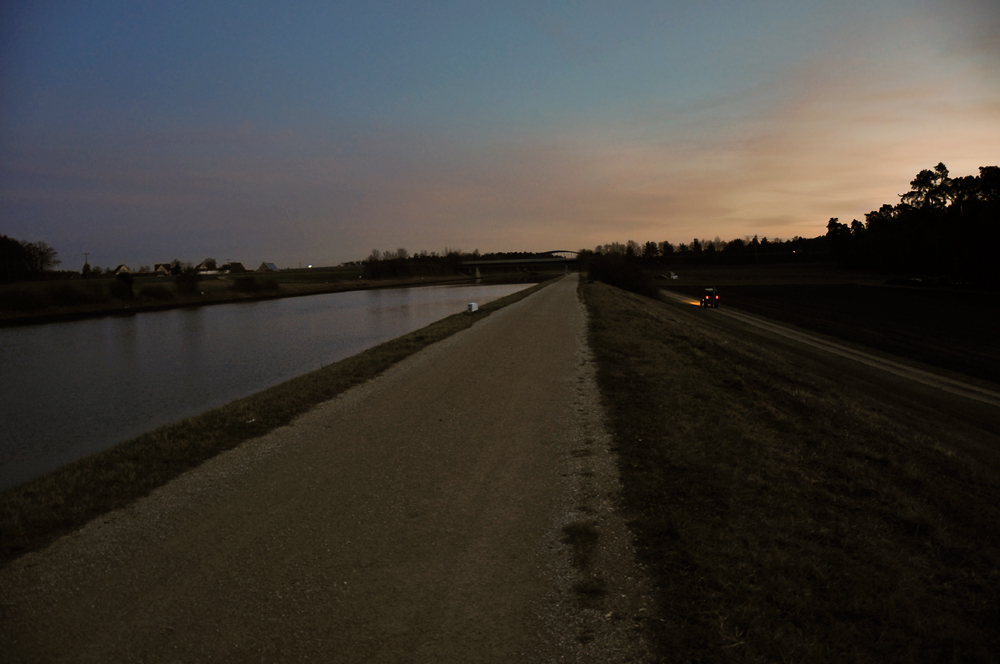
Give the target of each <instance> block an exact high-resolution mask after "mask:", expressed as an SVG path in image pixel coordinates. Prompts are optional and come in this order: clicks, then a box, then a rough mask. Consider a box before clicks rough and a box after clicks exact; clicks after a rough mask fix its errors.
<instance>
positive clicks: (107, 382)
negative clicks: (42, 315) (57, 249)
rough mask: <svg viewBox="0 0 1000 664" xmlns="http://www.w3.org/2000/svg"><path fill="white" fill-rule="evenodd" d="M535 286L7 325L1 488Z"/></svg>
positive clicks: (361, 294)
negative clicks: (475, 304) (470, 304)
mask: <svg viewBox="0 0 1000 664" xmlns="http://www.w3.org/2000/svg"><path fill="white" fill-rule="evenodd" d="M527 286H528V285H526V284H507V285H496V286H463V287H445V286H437V287H427V288H411V289H395V290H374V291H355V292H351V293H337V294H329V295H314V296H310V297H297V298H285V299H280V300H270V301H263V302H253V303H245V304H232V305H217V306H212V307H202V308H198V309H174V310H170V311H163V312H155V313H146V314H139V315H133V316H123V317H109V318H99V319H93V320H85V321H77V322H71V323H58V324H50V325H40V326H31V327H23V328H11V329H0V367H3V380H2V381H0V488H5V487H8V486H12V485H14V484H16V483H18V482H21V481H24V480H26V479H29V478H31V477H33V476H35V475H38V474H41V473H44V472H48V471H50V470H53V469H55V468H57V467H59V466H61V465H63V464H65V463H68V462H69V461H72V460H74V459H78V458H80V457H83V456H87V455H89V454H93V453H94V452H98V451H100V450H102V449H105V448H106V447H108V446H110V445H114V444H116V443H118V442H121V441H123V440H127V439H129V438H132V437H134V436H137V435H139V434H141V433H143V432H145V431H149V430H150V429H154V428H156V427H158V426H161V425H163V424H168V423H170V422H174V421H176V420H179V419H182V418H184V417H190V416H191V415H195V414H197V413H200V412H203V411H205V410H208V409H211V408H215V407H218V406H221V405H223V404H225V403H228V402H230V401H232V400H234V399H237V398H239V397H242V396H246V395H248V394H253V393H254V392H258V391H260V390H262V389H264V388H267V387H270V386H271V385H275V384H277V383H279V382H281V381H283V380H287V379H288V378H291V377H293V376H297V375H300V374H303V373H306V372H308V371H312V370H314V369H318V368H320V367H322V366H325V365H327V364H330V363H331V362H335V361H337V360H339V359H343V358H345V357H348V356H350V355H354V354H355V353H358V352H360V351H362V350H364V349H366V348H370V347H371V346H374V345H376V344H379V343H381V342H383V341H387V340H389V339H393V338H395V337H398V336H400V335H402V334H406V333H407V332H410V331H412V330H415V329H418V328H420V327H423V326H424V325H428V324H429V323H432V322H434V321H436V320H439V319H441V318H444V317H445V316H448V315H450V314H453V313H457V312H460V311H464V310H465V307H466V304H467V303H468V302H472V301H475V302H479V303H480V304H482V303H485V302H489V301H492V300H494V299H497V298H499V297H503V296H504V295H507V294H509V293H513V292H516V291H518V290H521V289H523V288H526V287H527Z"/></svg>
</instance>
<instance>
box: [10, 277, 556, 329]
mask: <svg viewBox="0 0 1000 664" xmlns="http://www.w3.org/2000/svg"><path fill="white" fill-rule="evenodd" d="M250 274H251V276H260V275H253V273H250ZM552 276H553V275H552V274H550V273H520V274H499V275H489V276H485V277H481V278H477V277H470V276H465V275H460V276H455V277H450V278H449V277H434V278H431V279H427V278H424V277H407V278H403V279H360V278H359V279H358V280H357V281H349V280H342V281H336V282H333V283H322V284H317V283H281V284H280V288H279V290H276V291H270V292H263V293H253V294H249V293H239V292H236V291H232V290H223V291H218V290H217V291H216V292H209V293H207V294H206V293H201V294H192V295H184V294H176V295H174V297H173V298H172V299H171V300H170V301H168V302H155V301H149V300H145V301H143V302H141V303H136V301H135V300H132V301H121V300H116V301H114V302H110V303H100V304H87V305H77V306H71V307H50V308H48V309H46V310H44V311H39V312H13V311H0V329H2V328H12V327H26V326H30V325H46V324H49V323H67V322H73V321H78V320H86V319H91V318H103V317H110V316H131V315H135V314H140V313H152V312H159V311H169V310H171V309H190V308H196V307H205V306H212V305H216V304H242V303H249V302H260V301H264V300H277V299H282V298H289V297H305V296H308V295H328V294H330V293H347V292H353V291H363V290H384V289H388V288H416V287H420V286H444V285H462V284H476V283H485V284H487V285H489V284H503V283H512V282H513V281H515V280H516V281H523V282H525V283H540V282H542V281H545V280H546V279H551V278H552Z"/></svg>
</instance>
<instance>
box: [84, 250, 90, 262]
mask: <svg viewBox="0 0 1000 664" xmlns="http://www.w3.org/2000/svg"><path fill="white" fill-rule="evenodd" d="M89 255H90V252H89V251H85V252H83V264H84V265H86V264H87V256H89Z"/></svg>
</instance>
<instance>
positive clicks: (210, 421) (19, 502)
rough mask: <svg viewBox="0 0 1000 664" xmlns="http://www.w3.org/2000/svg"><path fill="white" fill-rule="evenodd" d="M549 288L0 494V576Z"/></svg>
mask: <svg viewBox="0 0 1000 664" xmlns="http://www.w3.org/2000/svg"><path fill="white" fill-rule="evenodd" d="M553 281H555V280H550V281H547V282H544V283H541V284H538V285H535V286H532V287H530V288H527V289H525V290H522V291H518V292H517V293H512V294H511V295H508V296H506V297H503V298H500V299H498V300H494V301H493V302H490V303H487V304H484V305H483V306H482V307H480V308H479V310H478V311H477V312H475V313H468V312H465V313H460V314H454V315H452V316H449V317H447V318H444V319H442V320H440V321H438V322H436V323H432V324H431V325H428V326H427V327H424V328H422V329H419V330H416V331H414V332H410V333H409V334H406V335H404V336H402V337H399V338H398V339H394V340H392V341H387V342H385V343H383V344H380V345H378V346H375V347H374V348H371V349H369V350H366V351H364V352H362V353H359V354H357V355H354V356H352V357H349V358H346V359H344V360H341V361H339V362H336V363H334V364H331V365H329V366H326V367H323V368H322V369H318V370H316V371H313V372H311V373H308V374H305V375H303V376H299V377H297V378H293V379H291V380H288V381H286V382H284V383H281V384H279V385H275V386H274V387H271V388H269V389H267V390H264V391H262V392H258V393H257V394H253V395H251V396H248V397H245V398H243V399H239V400H238V401H234V402H232V403H230V404H227V405H225V406H222V407H221V408H217V409H215V410H210V411H207V412H205V413H202V414H201V415H197V416H195V417H191V418H188V419H185V420H182V421H180V422H176V423H174V424H169V425H166V426H163V427H160V428H158V429H155V430H153V431H150V432H148V433H145V434H143V435H141V436H138V437H137V438H133V439H132V440H129V441H126V442H123V443H121V444H119V445H116V446H115V447H112V448H110V449H108V450H105V451H103V452H99V453H97V454H94V455H92V456H89V457H86V458H84V459H80V460H78V461H75V462H73V463H70V464H67V465H66V466H63V467H62V468H59V469H58V470H55V471H53V472H52V473H49V474H47V475H43V476H41V477H38V478H35V479H33V480H29V481H28V482H25V483H23V484H20V485H18V486H16V487H12V488H10V489H7V490H5V491H3V492H0V567H2V566H6V565H7V564H9V563H10V562H11V561H12V560H14V559H15V558H17V557H18V556H21V555H23V554H25V553H27V552H29V551H35V550H38V549H40V548H43V547H44V546H46V545H47V544H49V543H50V542H52V541H53V540H55V539H56V538H58V537H60V536H62V535H64V534H66V533H69V532H71V531H73V530H76V529H78V528H80V527H81V526H83V525H84V524H86V523H87V522H88V521H90V520H92V519H94V518H96V517H98V516H100V515H102V514H105V513H107V512H110V511H112V510H115V509H119V508H121V507H124V506H126V505H128V504H129V503H131V502H133V501H134V500H136V499H138V498H141V497H142V496H145V495H147V494H149V493H150V492H151V491H152V490H153V489H156V488H157V487H159V486H162V485H164V484H166V483H167V482H169V481H170V480H172V479H174V478H175V477H177V476H178V475H180V474H181V473H183V472H185V471H187V470H190V469H191V468H194V467H196V466H198V465H200V464H201V463H203V462H204V461H206V460H208V459H210V458H212V457H214V456H215V455H217V454H219V453H220V452H224V451H226V450H230V449H233V448H234V447H236V446H238V445H239V444H240V443H242V442H244V441H247V440H250V439H252V438H256V437H259V436H262V435H264V434H266V433H268V432H270V431H273V430H274V429H276V428H278V427H280V426H284V425H286V424H288V423H289V422H291V421H292V420H293V419H294V418H295V417H297V416H298V415H301V414H303V413H305V412H306V411H308V410H310V409H311V408H313V407H314V406H316V405H317V404H320V403H322V402H324V401H328V400H329V399H332V398H333V397H335V396H337V395H338V394H341V393H342V392H345V391H346V390H348V389H350V388H351V387H354V386H355V385H359V384H361V383H364V382H366V381H368V380H369V379H371V378H374V377H375V376H377V375H378V374H380V373H382V372H383V371H385V370H386V369H388V368H389V367H391V366H392V365H394V364H396V363H397V362H399V361H400V360H403V359H405V358H407V357H409V356H410V355H412V354H414V353H416V352H417V351H419V350H421V349H423V348H426V347H427V346H429V345H431V344H433V343H436V342H438V341H441V340H442V339H445V338H447V337H449V336H451V335H453V334H455V333H457V332H460V331H462V330H465V329H467V328H469V327H472V325H473V324H475V323H476V322H477V321H479V320H482V319H483V318H485V317H486V316H489V315H490V314H491V313H493V312H494V311H497V310H499V309H501V308H503V307H505V306H507V305H510V304H513V303H514V302H517V301H518V300H521V299H523V298H525V297H527V296H529V295H531V294H532V293H534V292H536V291H538V290H540V289H541V288H544V287H545V286H547V285H549V284H551V283H553Z"/></svg>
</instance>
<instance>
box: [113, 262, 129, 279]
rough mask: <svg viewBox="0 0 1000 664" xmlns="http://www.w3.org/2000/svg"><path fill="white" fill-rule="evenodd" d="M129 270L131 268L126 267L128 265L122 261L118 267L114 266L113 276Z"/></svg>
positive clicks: (126, 272)
mask: <svg viewBox="0 0 1000 664" xmlns="http://www.w3.org/2000/svg"><path fill="white" fill-rule="evenodd" d="M131 272H132V270H130V269H128V265H125V264H124V263H122V264H121V265H119V266H118V267H116V268H115V276H116V277H117V276H118V275H119V274H131Z"/></svg>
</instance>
